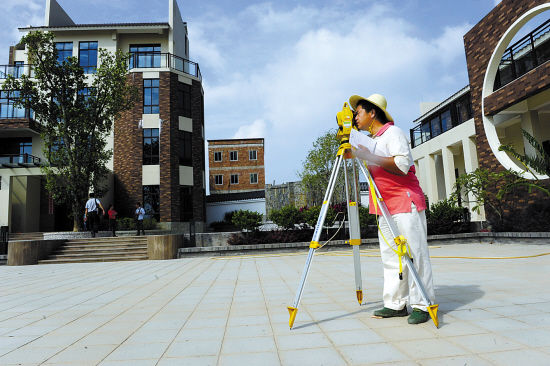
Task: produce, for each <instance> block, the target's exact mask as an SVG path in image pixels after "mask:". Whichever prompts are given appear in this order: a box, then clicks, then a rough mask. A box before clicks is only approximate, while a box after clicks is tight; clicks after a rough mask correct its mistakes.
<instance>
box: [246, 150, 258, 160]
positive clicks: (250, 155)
mask: <svg viewBox="0 0 550 366" xmlns="http://www.w3.org/2000/svg"><path fill="white" fill-rule="evenodd" d="M248 159H249V160H258V151H256V150H250V151H249V152H248Z"/></svg>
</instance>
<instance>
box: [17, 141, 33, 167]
mask: <svg viewBox="0 0 550 366" xmlns="http://www.w3.org/2000/svg"><path fill="white" fill-rule="evenodd" d="M29 155H32V141H22V142H20V143H19V162H21V163H31V162H32V156H30V157H29Z"/></svg>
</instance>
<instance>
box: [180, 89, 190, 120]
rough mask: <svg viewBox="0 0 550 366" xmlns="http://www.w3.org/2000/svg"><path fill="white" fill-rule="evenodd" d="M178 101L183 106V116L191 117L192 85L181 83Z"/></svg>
mask: <svg viewBox="0 0 550 366" xmlns="http://www.w3.org/2000/svg"><path fill="white" fill-rule="evenodd" d="M178 103H179V105H180V108H181V114H182V116H184V117H187V118H191V85H187V84H184V83H180V86H179V90H178Z"/></svg>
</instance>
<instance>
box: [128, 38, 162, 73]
mask: <svg viewBox="0 0 550 366" xmlns="http://www.w3.org/2000/svg"><path fill="white" fill-rule="evenodd" d="M160 57H161V55H160V44H153V45H130V68H131V69H133V68H134V67H138V68H148V67H160Z"/></svg>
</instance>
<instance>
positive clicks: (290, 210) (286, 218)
mask: <svg viewBox="0 0 550 366" xmlns="http://www.w3.org/2000/svg"><path fill="white" fill-rule="evenodd" d="M270 219H271V220H272V221H273V222H274V223H275V224H277V225H278V226H280V227H282V228H285V229H294V228H295V227H296V225H300V224H302V223H303V221H304V220H303V218H302V214H301V212H300V211H299V210H298V209H297V208H296V207H294V206H292V205H288V206H285V207H283V208H281V209H280V210H273V211H271V215H270Z"/></svg>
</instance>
